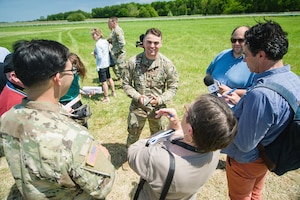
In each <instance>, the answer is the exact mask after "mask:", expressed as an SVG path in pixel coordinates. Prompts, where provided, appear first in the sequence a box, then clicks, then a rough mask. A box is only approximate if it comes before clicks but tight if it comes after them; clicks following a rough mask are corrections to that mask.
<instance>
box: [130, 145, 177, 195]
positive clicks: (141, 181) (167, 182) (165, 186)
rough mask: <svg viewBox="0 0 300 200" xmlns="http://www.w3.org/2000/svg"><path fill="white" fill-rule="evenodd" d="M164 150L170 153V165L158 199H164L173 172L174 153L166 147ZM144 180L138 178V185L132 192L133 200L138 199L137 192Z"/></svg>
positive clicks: (139, 190) (138, 192)
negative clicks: (133, 192)
mask: <svg viewBox="0 0 300 200" xmlns="http://www.w3.org/2000/svg"><path fill="white" fill-rule="evenodd" d="M166 151H167V152H168V153H169V155H170V167H169V171H168V175H167V179H166V182H165V185H164V187H163V190H162V192H161V195H160V198H159V199H160V200H164V199H166V196H167V194H168V191H169V188H170V186H171V183H172V180H173V176H174V172H175V158H174V155H173V154H172V153H171V152H170V151H169V150H168V149H166ZM145 181H146V180H145V179H142V178H141V179H140V182H139V185H138V187H137V189H136V192H135V194H134V198H133V200H137V199H138V197H139V194H140V192H141V190H142V188H143V186H144V183H145Z"/></svg>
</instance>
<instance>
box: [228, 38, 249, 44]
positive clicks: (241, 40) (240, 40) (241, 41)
mask: <svg viewBox="0 0 300 200" xmlns="http://www.w3.org/2000/svg"><path fill="white" fill-rule="evenodd" d="M230 41H231V43H236V41H238V43H239V44H241V43H243V42H245V39H244V38H239V39H235V38H231V39H230Z"/></svg>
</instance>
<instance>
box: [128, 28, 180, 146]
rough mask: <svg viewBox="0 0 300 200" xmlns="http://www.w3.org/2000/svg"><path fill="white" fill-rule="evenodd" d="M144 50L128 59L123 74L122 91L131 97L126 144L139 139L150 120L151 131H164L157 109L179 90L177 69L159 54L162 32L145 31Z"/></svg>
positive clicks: (154, 29) (151, 29)
mask: <svg viewBox="0 0 300 200" xmlns="http://www.w3.org/2000/svg"><path fill="white" fill-rule="evenodd" d="M143 46H144V51H143V52H142V53H140V54H138V55H136V56H133V57H132V58H130V59H129V61H128V64H127V66H126V67H125V70H124V75H123V90H124V92H125V93H126V94H127V96H128V97H130V98H131V99H132V100H131V104H130V107H129V114H128V119H127V120H128V122H127V123H128V137H127V147H129V145H131V144H133V143H134V142H136V141H137V140H138V139H139V137H140V135H141V132H142V129H143V128H144V125H145V122H146V120H147V119H148V122H149V127H150V132H151V134H154V133H157V132H158V131H160V130H162V128H163V127H162V121H161V119H157V118H155V115H156V114H155V112H156V111H157V110H159V109H161V108H165V107H166V103H167V102H168V101H171V100H172V99H173V97H174V96H175V94H176V92H177V89H178V72H177V70H176V67H175V66H174V64H173V63H172V61H171V60H169V59H168V58H167V57H166V56H164V55H162V54H161V53H159V50H160V48H161V47H162V33H161V31H160V30H159V29H157V28H150V29H148V30H147V31H146V33H145V37H144V40H143Z"/></svg>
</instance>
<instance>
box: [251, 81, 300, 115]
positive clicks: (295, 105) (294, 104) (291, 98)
mask: <svg viewBox="0 0 300 200" xmlns="http://www.w3.org/2000/svg"><path fill="white" fill-rule="evenodd" d="M258 87H265V88H268V89H270V90H273V91H275V92H277V93H278V94H279V95H281V96H282V97H283V98H284V99H285V100H286V101H287V102H288V103H289V105H290V106H291V108H292V109H293V111H294V114H295V118H296V117H297V118H299V116H298V114H299V112H300V110H299V102H298V100H297V98H296V97H295V95H294V94H293V93H292V92H291V91H289V90H287V89H286V88H285V87H283V86H282V85H279V84H277V83H263V84H259V85H257V86H254V88H258Z"/></svg>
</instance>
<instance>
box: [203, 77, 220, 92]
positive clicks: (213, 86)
mask: <svg viewBox="0 0 300 200" xmlns="http://www.w3.org/2000/svg"><path fill="white" fill-rule="evenodd" d="M204 84H205V85H206V86H207V88H208V91H209V92H210V93H211V94H214V95H216V96H218V91H219V86H218V84H217V83H216V82H215V80H214V78H213V77H212V76H211V75H209V74H208V75H206V76H205V77H204Z"/></svg>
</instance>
